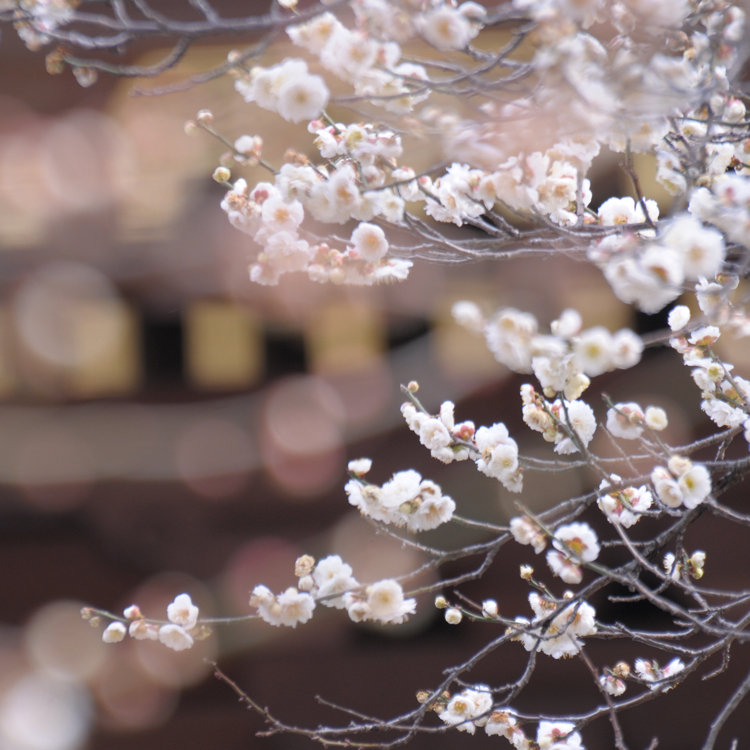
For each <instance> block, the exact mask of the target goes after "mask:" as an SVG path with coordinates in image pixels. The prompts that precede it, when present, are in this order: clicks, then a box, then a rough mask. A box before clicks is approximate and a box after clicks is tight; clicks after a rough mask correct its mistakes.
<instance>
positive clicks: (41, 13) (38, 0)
mask: <svg viewBox="0 0 750 750" xmlns="http://www.w3.org/2000/svg"><path fill="white" fill-rule="evenodd" d="M77 4H78V3H77V2H76V0H20V2H18V3H17V5H18V8H17V17H18V20H17V21H16V23H15V27H16V31H17V32H18V36H19V37H20V38H21V39H22V40H23V42H24V44H25V45H26V46H27V47H28V48H29V49H30V50H32V51H36V50H38V49H40V48H41V47H43V46H44V45H46V44H49V42H50V41H51V37H50V33H51V32H53V31H54V30H55V29H57V28H58V27H59V26H63V25H65V24H66V23H68V21H70V20H71V18H72V17H73V11H74V9H75V6H76V5H77Z"/></svg>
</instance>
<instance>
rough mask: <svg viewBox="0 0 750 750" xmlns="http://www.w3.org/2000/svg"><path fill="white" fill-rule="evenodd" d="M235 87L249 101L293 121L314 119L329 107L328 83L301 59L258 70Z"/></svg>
mask: <svg viewBox="0 0 750 750" xmlns="http://www.w3.org/2000/svg"><path fill="white" fill-rule="evenodd" d="M235 87H236V88H237V90H238V91H239V93H240V94H241V95H242V96H243V97H244V99H245V101H247V102H255V103H256V104H258V106H260V107H263V108H264V109H270V110H272V111H275V112H278V113H279V114H280V115H281V116H282V117H283V118H284V119H285V120H288V121H290V122H302V121H303V120H312V119H313V118H314V117H317V116H318V115H319V114H320V113H321V111H322V110H323V109H325V106H326V104H328V97H329V92H328V87H327V86H326V84H325V82H324V81H323V79H322V78H321V77H320V76H318V75H313V74H310V73H309V72H308V70H307V63H306V62H305V61H304V60H299V59H287V60H284V61H283V62H282V63H279V64H278V65H274V66H272V67H271V68H254V69H253V70H252V71H251V73H250V79H249V80H243V79H239V80H237V81H236V82H235Z"/></svg>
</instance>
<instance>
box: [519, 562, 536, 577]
mask: <svg viewBox="0 0 750 750" xmlns="http://www.w3.org/2000/svg"><path fill="white" fill-rule="evenodd" d="M533 575H534V568H532V567H531V565H522V566H521V578H522V579H523V580H524V581H530V580H531V577H532V576H533Z"/></svg>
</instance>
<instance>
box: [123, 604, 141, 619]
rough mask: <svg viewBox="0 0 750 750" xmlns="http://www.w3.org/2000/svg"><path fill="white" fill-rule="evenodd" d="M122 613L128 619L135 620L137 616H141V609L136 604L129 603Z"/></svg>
mask: <svg viewBox="0 0 750 750" xmlns="http://www.w3.org/2000/svg"><path fill="white" fill-rule="evenodd" d="M122 614H123V615H124V616H125V617H126V618H127V619H128V620H137V619H138V618H140V617H143V615H142V614H141V609H140V607H139V606H138V605H137V604H131V605H130V606H129V607H125V609H124V610H123V612H122Z"/></svg>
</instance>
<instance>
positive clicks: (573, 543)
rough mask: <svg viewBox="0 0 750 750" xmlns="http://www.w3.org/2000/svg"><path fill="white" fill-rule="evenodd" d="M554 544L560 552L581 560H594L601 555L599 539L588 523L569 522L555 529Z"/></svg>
mask: <svg viewBox="0 0 750 750" xmlns="http://www.w3.org/2000/svg"><path fill="white" fill-rule="evenodd" d="M552 544H553V545H554V546H555V548H556V549H558V550H559V551H560V552H563V553H564V554H566V555H569V556H571V557H573V558H574V559H576V560H580V561H581V562H593V561H594V560H596V558H597V557H599V540H598V539H597V537H596V533H595V532H594V530H593V529H592V528H591V527H590V526H589V525H588V524H587V523H580V522H576V523H569V524H565V525H564V526H559V527H558V528H557V529H555V535H554V537H553V538H552Z"/></svg>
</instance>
